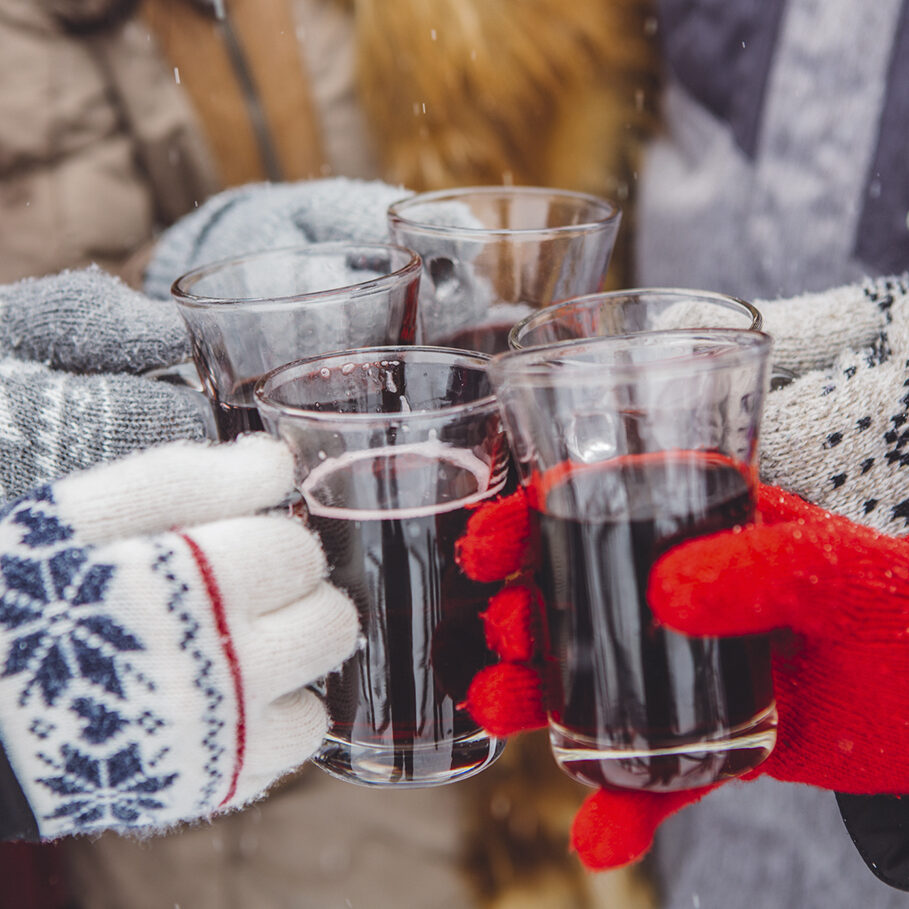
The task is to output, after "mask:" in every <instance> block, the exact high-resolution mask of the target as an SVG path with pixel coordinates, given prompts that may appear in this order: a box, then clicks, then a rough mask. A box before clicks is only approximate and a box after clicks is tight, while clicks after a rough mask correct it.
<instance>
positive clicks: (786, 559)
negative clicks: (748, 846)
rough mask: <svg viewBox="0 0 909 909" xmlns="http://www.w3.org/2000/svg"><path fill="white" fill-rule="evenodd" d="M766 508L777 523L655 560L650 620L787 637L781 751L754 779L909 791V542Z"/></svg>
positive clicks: (782, 501)
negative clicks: (766, 776)
mask: <svg viewBox="0 0 909 909" xmlns="http://www.w3.org/2000/svg"><path fill="white" fill-rule="evenodd" d="M761 499H762V500H764V501H767V500H768V499H772V506H773V515H772V520H777V521H780V523H771V524H760V525H755V526H751V527H747V528H745V529H743V530H741V531H740V532H737V533H736V532H726V533H722V534H715V535H713V536H709V537H701V538H698V539H696V540H690V541H687V542H685V543H683V544H681V545H680V546H678V547H676V548H674V549H672V550H670V551H669V552H668V553H666V554H665V555H664V556H663V557H662V558H661V559H660V560H659V561H658V562H657V563H656V565H655V566H654V568H653V570H652V572H651V575H650V581H649V585H648V598H649V602H650V605H651V608H652V609H653V612H654V614H655V615H656V616H657V618H658V619H659V620H660V621H661V622H663V623H665V624H666V625H668V626H670V627H672V628H674V629H676V630H678V631H681V632H682V633H684V634H690V635H704V636H709V637H713V636H725V635H746V634H754V633H767V632H773V631H776V630H778V629H785V630H786V631H785V632H784V633H782V634H779V633H778V634H775V635H774V637H773V639H772V641H773V643H772V658H773V685H774V692H775V695H776V701H777V710H778V714H779V725H778V728H777V744H776V747H775V749H774V750H773V752H772V753H771V755H770V757H768V759H767V760H766V761H765V762H764V763H763V764H762V765H761V767H760V768H759V771H758V772H764V773H767V774H769V775H771V776H774V777H776V778H777V779H781V780H788V781H792V782H800V783H808V784H810V785H814V786H820V787H823V788H825V789H834V790H836V791H838V792H846V793H854V794H865V795H868V794H885V793H890V794H898V793H903V792H907V791H909V758H907V755H909V722H907V721H906V720H905V717H906V704H907V703H909V543H907V541H906V540H905V539H901V538H895V537H889V536H885V535H883V534H880V533H877V532H875V531H873V530H870V529H869V528H867V527H863V526H861V525H858V524H854V523H852V522H850V521H848V520H847V519H845V518H843V517H839V516H836V515H831V514H830V513H829V512H827V511H824V510H823V509H821V508H817V507H815V506H812V505H809V504H807V503H806V502H804V501H801V500H799V499H797V497H795V496H791V495H788V494H786V493H783V492H782V491H780V490H772V489H769V488H766V487H765V488H763V489H762V490H761ZM761 513H762V516H763V515H764V514H765V511H764V509H763V507H762V509H761Z"/></svg>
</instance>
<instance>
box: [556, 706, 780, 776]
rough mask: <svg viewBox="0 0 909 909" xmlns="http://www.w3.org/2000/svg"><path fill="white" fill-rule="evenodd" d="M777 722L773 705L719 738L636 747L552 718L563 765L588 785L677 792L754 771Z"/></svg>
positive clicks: (558, 757) (765, 753) (771, 740)
mask: <svg viewBox="0 0 909 909" xmlns="http://www.w3.org/2000/svg"><path fill="white" fill-rule="evenodd" d="M776 725H777V714H776V704H775V703H773V704H771V705H770V706H769V707H767V708H766V710H763V711H762V712H761V713H759V714H757V716H755V717H754V718H753V719H751V720H750V721H749V722H748V723H744V724H742V725H741V726H736V727H733V728H730V729H726V730H723V732H722V733H721V734H720V735H718V736H716V737H715V738H708V739H704V738H699V739H691V740H687V741H686V740H676V741H674V742H672V743H671V744H668V745H665V746H661V747H651V748H646V749H631V748H628V747H625V746H622V745H619V744H614V743H610V742H609V741H607V740H606V739H604V738H602V737H601V738H598V739H590V738H587V737H585V736H582V735H579V734H578V733H575V732H572V731H571V730H570V729H566V728H565V727H563V726H559V725H558V724H556V723H554V722H552V721H551V720H550V723H549V741H550V745H551V747H552V753H553V755H554V757H555V760H556V763H557V764H558V765H559V767H561V769H562V770H563V771H565V773H567V774H568V775H569V776H570V777H572V778H573V779H576V780H578V781H579V782H581V783H584V784H585V785H587V786H595V787H600V786H612V787H615V788H619V789H646V790H648V791H651V792H673V791H676V790H679V789H696V788H698V787H700V786H709V785H710V784H711V783H717V782H720V781H721V780H726V779H731V778H732V777H737V776H741V775H742V774H743V773H747V772H748V771H750V770H753V769H754V768H755V767H757V766H758V764H760V763H761V762H762V761H763V760H764V759H765V758H766V757H767V756H768V755H769V754H770V752H771V751H772V750H773V746H774V744H775V743H776Z"/></svg>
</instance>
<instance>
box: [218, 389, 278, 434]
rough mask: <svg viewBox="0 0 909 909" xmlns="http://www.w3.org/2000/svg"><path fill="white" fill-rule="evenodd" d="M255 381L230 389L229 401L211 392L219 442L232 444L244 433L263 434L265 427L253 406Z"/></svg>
mask: <svg viewBox="0 0 909 909" xmlns="http://www.w3.org/2000/svg"><path fill="white" fill-rule="evenodd" d="M255 386H256V380H255V379H249V380H247V381H246V382H240V383H239V384H238V385H236V386H235V387H234V388H233V389H231V392H230V395H229V400H225V399H224V398H221V397H220V396H219V395H218V394H217V392H216V391H214V392H212V394H211V399H212V410H213V411H214V413H215V425H216V427H217V430H218V439H219V440H220V441H221V442H232V441H233V440H234V439H236V438H237V436H239V435H241V434H242V433H244V432H264V430H265V426H264V425H263V423H262V418H261V417H260V416H259V411H258V409H257V408H256V405H255V404H253V388H255Z"/></svg>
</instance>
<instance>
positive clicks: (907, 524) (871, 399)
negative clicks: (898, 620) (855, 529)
mask: <svg viewBox="0 0 909 909" xmlns="http://www.w3.org/2000/svg"><path fill="white" fill-rule="evenodd" d="M755 305H757V306H758V308H759V309H760V310H761V312H762V313H763V314H764V317H765V319H764V321H765V327H766V328H767V330H768V331H769V332H770V334H772V335H773V336H774V362H776V363H779V364H781V365H784V366H787V367H789V368H790V369H793V370H794V371H796V372H797V373H799V374H800V375H799V378H797V379H796V380H795V381H794V382H792V383H791V384H790V385H788V386H787V387H785V388H782V389H780V390H778V391H774V392H772V393H771V394H770V395H769V396H768V398H767V403H766V405H765V410H764V419H763V424H762V430H761V479H762V480H764V482H767V483H773V484H776V485H779V486H782V487H784V488H786V489H788V490H790V491H792V492H795V493H798V494H799V495H801V496H802V497H803V498H806V499H808V500H809V501H811V502H814V503H816V504H818V505H821V506H823V507H825V508H828V509H830V510H831V511H835V512H836V513H838V514H842V515H845V516H846V517H848V518H850V519H851V520H853V521H857V522H860V523H863V524H867V525H869V526H871V527H875V528H877V529H878V530H881V531H883V532H884V533H887V534H892V535H894V536H901V535H904V534H906V533H907V531H909V276H905V275H904V276H902V277H898V278H881V279H878V280H874V281H870V280H869V281H867V282H865V283H864V284H861V285H853V286H849V287H840V288H837V289H835V290H832V291H829V292H827V293H821V294H810V295H806V296H804V297H797V298H793V299H790V300H778V301H773V302H771V303H768V302H756V304H755Z"/></svg>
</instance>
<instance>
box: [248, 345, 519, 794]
mask: <svg viewBox="0 0 909 909" xmlns="http://www.w3.org/2000/svg"><path fill="white" fill-rule="evenodd" d="M487 360H488V358H486V357H483V356H480V355H475V354H469V353H465V352H462V351H456V350H446V349H441V348H430V347H383V348H368V349H361V350H355V351H348V352H345V353H338V354H333V355H331V356H327V357H316V358H309V359H305V360H300V361H297V362H295V363H291V364H288V365H286V366H283V367H280V368H278V369H276V370H274V371H272V372H270V373H268V374H267V375H266V376H265V377H263V379H262V380H261V381H260V382H259V383H258V385H257V387H256V392H255V397H256V402H257V404H258V407H259V412H260V413H261V415H262V419H263V421H264V423H265V426H266V427H267V429H268V430H269V431H270V432H271V433H273V434H274V435H276V436H278V437H279V438H282V439H284V440H285V441H286V442H287V443H288V444H289V446H290V447H291V449H292V450H293V451H294V453H295V457H296V463H297V470H298V488H299V491H300V493H301V498H302V504H301V511H302V513H303V515H304V519H305V520H306V522H307V523H308V524H309V526H311V527H312V528H313V529H314V530H315V531H316V532H317V533H318V534H319V536H320V539H321V541H322V546H323V548H324V550H325V553H326V556H327V559H328V564H329V570H330V574H331V580H332V582H333V583H334V584H335V585H336V586H338V587H341V588H343V589H344V590H346V591H347V592H348V593H349V594H350V596H351V598H352V599H353V601H354V602H355V603H356V605H357V609H358V610H359V613H360V621H361V625H362V644H361V647H360V649H359V651H358V652H357V653H356V654H355V655H354V656H353V657H351V659H349V660H348V661H347V662H346V663H345V664H344V665H343V666H342V667H341V669H340V670H339V671H337V672H334V673H331V674H330V675H329V676H327V677H326V678H325V679H324V681H323V682H322V683H321V684H320V686H319V690H320V692H321V694H322V695H323V697H324V699H325V703H326V706H327V708H328V712H329V715H330V717H331V729H330V731H329V735H328V737H327V739H326V742H325V744H324V746H323V748H322V749H321V751H320V753H319V754H318V755H317V757H316V758H315V762H316V764H318V765H319V766H320V767H322V768H323V769H324V770H326V771H327V772H329V773H330V774H332V775H334V776H336V777H340V778H341V779H344V780H349V781H352V782H356V783H363V784H372V785H380V786H382V785H386V786H387V785H394V786H433V785H439V784H442V783H448V782H451V781H454V780H458V779H462V778H465V777H468V776H471V775H472V774H474V773H477V772H479V771H480V770H482V769H483V768H485V767H487V766H488V765H489V764H491V763H492V762H493V761H494V760H495V759H496V758H497V757H498V756H499V754H500V753H501V751H502V748H503V742H502V741H500V740H497V739H495V738H493V737H491V736H490V735H488V734H487V733H486V732H484V731H483V730H482V729H481V728H479V727H478V726H477V724H476V723H475V722H474V721H473V720H472V719H471V717H470V715H469V714H468V713H467V711H466V710H465V709H464V708H463V706H461V705H462V704H463V701H464V699H465V696H466V693H467V687H468V685H469V683H470V681H471V679H472V678H473V676H474V675H475V674H476V673H477V672H478V671H479V670H480V669H481V668H483V667H484V666H485V665H487V664H488V663H489V662H491V660H492V657H491V654H490V653H489V651H488V650H487V648H486V643H485V638H484V633H483V629H482V623H481V620H480V612H481V611H483V609H484V608H485V605H486V601H487V599H488V598H489V596H490V595H491V594H492V593H493V592H494V589H495V588H494V586H490V585H485V584H479V583H476V582H474V581H471V580H470V579H469V578H467V577H466V575H464V573H463V572H462V571H461V570H460V568H459V567H458V565H457V563H456V561H455V541H456V540H457V539H458V538H459V537H460V536H461V535H462V534H463V533H464V529H465V525H466V522H467V519H468V517H469V515H470V514H471V512H472V510H473V509H474V508H475V507H476V506H477V505H479V504H480V503H482V502H484V501H486V500H488V499H490V498H492V497H494V496H498V495H500V494H502V493H503V492H507V491H509V490H508V484H509V482H510V481H511V482H512V484H513V482H514V481H513V476H512V473H511V469H510V461H509V455H508V445H507V441H506V439H505V434H504V430H503V428H502V424H501V419H500V416H499V412H498V408H497V405H496V400H495V397H494V396H493V394H492V389H491V386H490V383H489V378H488V375H487V371H486V367H487Z"/></svg>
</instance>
